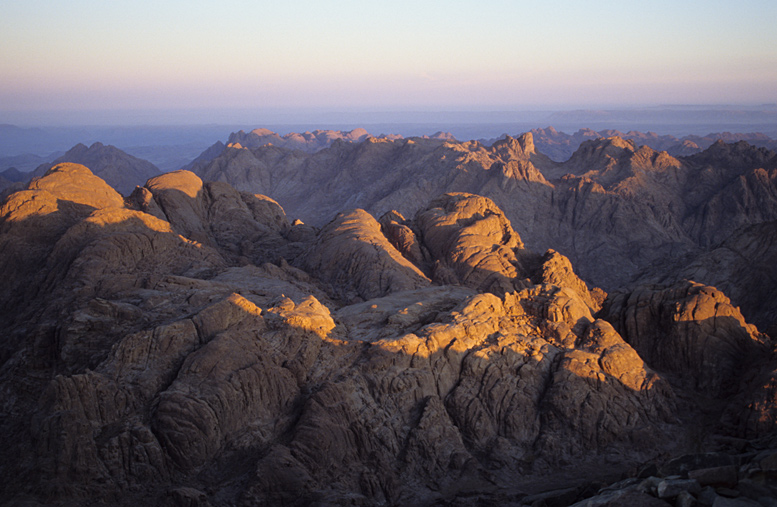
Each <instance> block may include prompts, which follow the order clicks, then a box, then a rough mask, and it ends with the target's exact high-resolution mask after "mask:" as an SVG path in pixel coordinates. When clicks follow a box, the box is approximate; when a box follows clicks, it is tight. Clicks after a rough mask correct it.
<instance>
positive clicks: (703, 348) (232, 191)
mask: <svg viewBox="0 0 777 507" xmlns="http://www.w3.org/2000/svg"><path fill="white" fill-rule="evenodd" d="M258 135H259V134H257V136H258ZM263 135H269V134H267V133H263ZM244 137H246V139H247V140H250V139H251V138H250V136H247V135H244ZM320 137H322V136H321V135H318V137H317V136H316V135H312V137H311V139H319V138H320ZM341 137H343V136H341ZM353 137H354V138H353V139H350V140H349V139H346V140H334V141H332V142H329V141H326V142H328V143H329V144H328V147H327V148H323V149H318V150H311V151H310V152H306V151H302V150H300V149H292V148H290V147H282V146H274V145H266V144H263V145H260V146H257V147H246V146H244V145H243V142H245V143H246V145H247V144H249V143H248V142H246V140H244V141H243V142H241V143H240V144H239V146H238V143H237V141H235V142H233V143H230V145H229V146H222V147H220V148H219V149H214V150H210V152H209V153H208V154H207V156H203V157H201V158H200V160H199V161H196V162H195V163H194V164H193V165H192V167H191V168H192V169H193V170H194V171H193V172H192V171H186V170H182V171H176V172H172V173H167V174H163V175H155V176H153V177H151V178H150V179H148V180H147V181H146V182H145V184H143V186H140V187H137V188H136V189H135V190H134V191H133V192H132V193H131V194H129V195H127V194H125V195H124V196H122V195H121V194H120V193H118V192H117V191H116V190H114V189H113V188H112V187H111V186H109V185H108V184H107V183H106V182H105V181H104V180H102V179H101V178H99V177H98V176H96V175H95V174H93V173H92V171H91V170H90V169H89V168H87V167H86V166H84V165H81V164H75V163H59V164H56V165H54V166H53V167H51V168H50V169H48V170H47V171H46V172H45V174H43V175H42V176H41V177H40V178H38V179H35V180H33V181H32V182H31V183H29V184H28V185H27V187H26V189H24V190H20V191H18V192H15V193H13V194H11V195H10V196H9V197H8V198H7V199H6V200H5V201H4V202H3V204H2V207H0V263H1V264H0V266H1V267H2V272H3V274H4V276H5V279H6V280H5V282H4V284H2V285H1V286H0V308H1V309H2V310H1V311H0V329H2V333H3V334H2V338H3V339H2V342H0V361H2V363H3V368H2V370H0V389H2V397H1V398H0V399H2V403H3V405H2V406H3V412H2V414H3V417H2V418H1V419H0V427H1V428H2V434H3V435H4V439H3V448H4V452H3V453H2V457H0V471H1V472H2V477H3V478H4V480H5V483H4V486H3V488H2V490H1V492H0V501H3V502H7V503H10V504H24V503H28V504H30V505H36V504H47V505H48V504H54V505H73V504H80V503H89V502H91V503H108V504H118V505H138V504H150V505H284V504H286V505H309V504H324V505H327V504H335V505H339V504H349V505H376V504H388V505H432V504H438V505H439V504H442V505H447V504H453V505H484V504H486V505H496V504H499V505H509V504H521V503H522V502H524V503H529V504H531V503H534V502H545V504H554V505H565V504H571V503H574V502H576V501H599V502H600V503H599V504H602V505H603V504H604V503H603V502H606V501H620V502H621V504H636V503H638V502H643V504H644V503H645V502H659V503H657V505H663V504H665V502H666V501H669V502H671V503H674V502H675V499H676V498H680V496H682V495H681V492H684V493H685V494H686V495H689V496H690V495H692V496H693V497H695V498H697V499H698V500H699V501H700V502H701V501H702V499H703V498H706V499H707V500H709V499H712V501H715V498H716V497H719V495H722V494H723V490H722V489H720V488H722V487H723V486H725V487H726V488H728V491H730V492H734V493H731V494H739V495H741V496H748V495H749V496H750V497H753V495H755V498H756V499H758V498H766V497H769V496H772V497H773V496H775V495H774V490H773V489H771V488H772V487H773V484H774V483H773V482H772V481H773V477H774V473H775V469H777V465H775V463H777V452H770V451H768V450H767V451H765V450H764V449H770V448H777V441H776V440H775V439H774V438H773V437H774V434H775V430H777V405H775V401H776V400H777V358H776V357H775V355H774V345H773V341H772V339H771V338H770V336H769V335H768V334H766V333H764V332H762V331H766V330H769V329H770V326H773V325H774V323H775V303H774V301H775V298H774V297H773V295H774V293H775V286H777V284H776V283H775V282H774V280H775V268H774V266H775V265H777V264H775V263H774V262H773V259H774V256H775V250H776V249H775V248H773V247H772V245H773V244H774V241H775V234H774V224H775V222H773V220H774V219H775V210H777V205H775V203H776V202H777V200H776V198H775V196H777V192H775V178H777V168H776V167H775V166H776V164H775V161H776V160H777V157H775V154H774V153H773V152H770V151H768V150H766V149H762V148H755V147H752V146H750V145H748V144H746V143H739V144H728V145H727V144H724V143H717V144H713V145H712V146H711V147H710V148H708V149H707V150H706V151H704V152H702V153H699V154H697V155H694V156H692V157H687V158H674V157H672V156H670V155H669V154H667V153H665V152H656V151H654V150H652V149H651V148H648V147H644V146H643V147H639V148H638V147H637V146H636V144H634V143H633V142H629V141H625V140H623V139H621V138H606V139H598V140H592V141H589V142H586V143H583V144H582V145H581V146H580V148H579V149H578V150H577V151H576V152H575V154H574V155H573V156H572V157H571V158H570V159H569V160H568V161H567V162H564V163H559V162H555V161H553V160H551V159H550V158H548V157H546V156H544V155H542V154H541V153H539V152H538V151H537V150H536V148H535V146H534V145H533V138H532V135H531V134H527V135H524V136H522V137H520V138H519V139H513V138H505V139H502V140H499V141H496V142H495V143H494V144H493V145H491V146H486V145H484V144H481V143H479V142H468V143H459V142H455V141H452V140H449V139H444V138H443V137H444V136H438V138H434V139H422V138H414V139H391V138H384V139H376V138H372V137H363V136H362V135H361V134H360V133H358V132H357V134H355V135H354V136H353ZM319 141H320V139H319V140H315V141H313V140H308V141H306V142H310V143H313V142H319ZM299 142H302V141H299ZM290 218H291V220H290ZM299 218H301V219H302V220H297V219H299ZM570 258H571V259H572V261H570ZM578 262H579V263H581V265H582V266H585V271H583V269H581V268H579V267H578ZM573 266H574V268H573ZM578 269H580V272H581V273H584V274H583V276H579V275H578V274H577V271H578ZM748 270H750V274H749V275H748V276H744V275H743V273H744V272H746V271H748ZM752 273H755V274H752ZM712 279H714V283H715V286H712V285H710V284H711V282H710V281H708V280H712ZM634 280H637V281H636V282H635V281H634ZM637 282H639V283H637ZM619 287H620V288H621V289H620V290H613V289H617V288H619ZM728 288H730V289H731V294H727V293H728ZM721 289H722V290H721ZM608 292H609V294H608ZM753 294H764V296H763V297H758V296H753ZM734 295H735V296H736V299H734V300H733V301H732V300H731V299H729V297H734ZM740 307H741V308H742V310H741V311H740ZM743 312H744V313H743ZM677 457H680V458H679V459H674V460H673V459H672V458H677ZM646 463H647V464H650V465H649V466H644V465H645V464H646ZM710 470H712V471H710ZM715 470H717V471H715ZM732 470H733V479H732ZM623 474H631V475H633V476H635V477H636V476H638V475H639V476H641V477H642V479H641V480H639V481H638V480H636V479H634V480H633V481H631V482H626V483H619V484H618V485H616V486H613V487H612V488H611V489H610V490H608V491H602V492H600V493H599V494H598V496H597V498H598V499H599V500H593V499H591V498H590V497H593V496H594V495H597V489H598V487H599V486H602V485H604V484H606V483H610V482H613V481H615V480H617V479H620V478H622V477H623ZM705 474H706V475H705ZM715 474H717V475H715ZM675 475H679V476H680V477H679V478H672V477H673V476H675ZM683 481H684V482H683ZM702 487H704V489H702ZM672 488H674V489H672ZM678 488H679V489H678ZM715 488H718V489H715ZM548 490H555V492H554V493H547V494H544V495H543V492H546V491H548ZM668 492H670V493H668ZM608 495H609V496H608ZM704 495H706V496H704ZM655 497H661V498H663V499H662V500H659V499H657V498H655ZM607 498H610V500H607ZM612 498H615V500H612ZM720 498H722V496H720ZM586 499H588V500H586ZM707 500H705V501H707ZM678 501H679V500H678ZM554 502H555V503H554ZM624 502H625V503H624ZM616 504H617V503H616ZM616 504H612V505H616ZM647 504H649V503H647Z"/></svg>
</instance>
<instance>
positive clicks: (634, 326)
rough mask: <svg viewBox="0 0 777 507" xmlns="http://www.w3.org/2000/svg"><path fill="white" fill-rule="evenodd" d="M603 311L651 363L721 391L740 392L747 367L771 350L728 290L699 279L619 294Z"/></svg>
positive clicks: (694, 384)
mask: <svg viewBox="0 0 777 507" xmlns="http://www.w3.org/2000/svg"><path fill="white" fill-rule="evenodd" d="M603 317H604V318H605V319H608V320H610V321H611V322H612V323H613V325H614V326H615V328H616V329H617V330H618V331H619V332H620V333H621V335H622V336H623V338H624V339H625V340H626V341H627V342H628V343H629V344H631V345H632V346H633V347H634V348H635V349H636V350H637V352H638V353H639V354H640V356H641V357H643V358H644V359H645V361H646V362H647V363H648V364H649V365H650V366H651V367H653V368H655V369H656V370H658V371H661V372H665V373H671V374H673V375H677V376H678V377H680V378H681V379H682V380H683V382H685V383H686V384H687V385H688V386H690V387H692V388H693V389H697V390H699V391H704V392H707V393H712V394H715V395H718V396H719V395H726V394H728V395H730V394H733V393H735V392H736V391H737V390H738V388H739V387H740V386H739V379H740V378H741V377H742V374H743V372H744V371H745V369H746V368H747V367H748V366H749V365H750V364H752V363H754V362H755V361H756V360H757V359H758V358H759V357H762V356H764V355H766V354H768V352H769V348H768V346H767V343H768V341H767V338H766V336H764V335H763V334H761V333H760V332H759V331H758V329H757V328H756V327H755V326H752V325H750V324H748V323H747V322H745V319H744V318H743V317H742V314H741V313H740V312H739V310H738V309H737V308H735V307H734V306H732V305H731V302H730V300H729V299H728V298H727V297H726V296H725V295H724V294H723V293H721V292H720V291H718V290H716V289H715V288H714V287H709V286H704V285H701V284H698V283H695V282H687V281H686V282H680V283H677V284H675V285H673V286H671V287H668V288H664V287H650V286H643V287H639V288H638V289H636V290H635V291H633V292H631V293H628V294H616V295H614V297H612V298H611V299H609V300H608V301H607V305H606V308H605V310H603Z"/></svg>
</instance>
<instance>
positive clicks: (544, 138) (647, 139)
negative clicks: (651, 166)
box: [484, 127, 777, 162]
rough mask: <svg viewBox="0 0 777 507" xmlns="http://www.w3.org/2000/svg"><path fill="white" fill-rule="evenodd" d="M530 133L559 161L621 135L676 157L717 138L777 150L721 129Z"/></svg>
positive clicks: (763, 138)
mask: <svg viewBox="0 0 777 507" xmlns="http://www.w3.org/2000/svg"><path fill="white" fill-rule="evenodd" d="M531 133H532V135H533V136H534V142H535V144H536V145H537V149H538V150H539V151H541V152H542V153H544V154H545V155H548V156H549V157H550V158H552V159H553V160H555V161H557V162H564V161H565V160H567V159H568V158H569V157H571V156H572V154H573V153H574V152H575V151H576V150H577V149H578V148H579V147H580V145H581V144H583V143H584V142H586V141H591V140H595V139H604V138H608V137H620V138H621V139H625V140H627V141H633V142H634V143H635V144H636V145H637V146H648V147H650V148H652V149H654V150H656V151H666V152H667V153H669V154H670V155H672V156H675V157H677V156H687V155H694V154H696V153H699V152H701V151H703V150H706V149H707V148H709V147H710V146H712V145H713V144H715V142H717V141H723V142H725V143H735V142H739V141H746V142H747V143H749V144H752V145H753V146H757V147H759V148H768V149H770V150H772V151H774V150H777V141H775V140H774V139H772V138H771V137H769V136H767V135H766V134H762V133H747V134H745V133H736V134H735V133H731V132H718V133H710V134H707V135H705V136H699V135H687V136H682V137H679V138H678V137H676V136H673V135H669V134H664V135H659V134H656V133H655V132H650V131H648V132H640V131H636V130H630V131H628V132H621V131H619V130H614V129H607V130H600V131H596V130H593V129H589V128H585V129H579V130H578V131H577V132H575V133H574V134H567V133H565V132H559V131H557V130H556V129H554V128H553V127H546V128H544V129H532V130H531ZM494 141H496V140H490V141H489V140H485V141H484V144H491V143H492V142H494Z"/></svg>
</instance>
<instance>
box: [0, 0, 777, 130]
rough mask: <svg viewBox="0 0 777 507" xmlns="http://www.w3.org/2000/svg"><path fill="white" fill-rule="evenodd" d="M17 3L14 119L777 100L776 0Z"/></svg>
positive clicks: (13, 8)
mask: <svg viewBox="0 0 777 507" xmlns="http://www.w3.org/2000/svg"><path fill="white" fill-rule="evenodd" d="M0 12H2V16H0V123H3V114H4V113H6V114H10V112H13V113H14V114H15V116H14V117H16V118H18V117H19V114H27V113H29V114H30V115H33V116H34V115H35V114H36V113H40V112H42V111H60V112H66V111H111V110H125V111H133V110H135V111H141V110H143V111H148V110H191V109H195V110H207V111H229V110H239V109H242V108H254V109H267V110H278V111H283V110H310V111H319V110H338V109H339V110H358V111H419V110H429V111H469V110H475V111H477V110H505V109H525V110H532V109H565V108H566V109H569V108H572V109H574V108H607V107H633V106H650V105H658V104H749V105H753V104H762V103H775V102H777V30H775V27H777V2H775V1H774V0H740V1H738V2H735V3H734V2H730V1H718V0H704V1H682V0H672V1H661V0H659V1H650V2H646V1H639V2H636V1H631V0H619V1H609V0H600V1H598V2H580V1H546V2H538V1H536V0H532V1H530V2H524V1H508V0H499V1H497V0H494V1H488V0H485V1H484V0H480V1H477V2H475V1H457V0H446V1H423V0H414V1H404V0H394V1H386V2H371V1H361V2H356V1H345V0H340V1H338V0H332V1H323V0H320V1H304V0H303V1H285V2H284V1H279V0H273V1H261V0H260V1H257V0H252V1H243V0H233V1H232V2H228V3H227V2H216V1H207V0H187V1H182V0H169V1H164V0H162V1H160V0H155V1H153V2H151V1H147V0H135V1H133V2H106V1H104V0H100V1H92V0H69V1H67V2H65V1H63V0H26V1H24V2H21V1H18V0H0Z"/></svg>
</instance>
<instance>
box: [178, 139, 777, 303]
mask: <svg viewBox="0 0 777 507" xmlns="http://www.w3.org/2000/svg"><path fill="white" fill-rule="evenodd" d="M545 134H548V133H545ZM545 134H542V133H540V132H534V133H531V132H530V133H526V134H523V135H521V136H517V137H515V138H513V137H510V136H505V137H504V138H502V139H499V140H497V141H495V142H494V143H493V144H491V145H485V144H481V143H479V142H476V141H468V142H459V141H455V140H451V139H447V140H446V139H423V138H410V139H390V138H374V137H366V138H364V139H363V140H361V141H359V142H342V141H338V142H335V143H333V144H332V145H331V146H330V147H329V148H327V149H323V150H319V151H316V152H314V153H303V152H301V151H292V150H288V149H284V148H281V147H279V146H274V145H273V146H270V145H264V146H259V147H248V146H245V145H241V146H240V147H237V146H232V147H227V148H225V149H224V150H223V152H222V153H221V154H220V155H219V156H218V157H216V158H213V159H211V160H209V161H202V162H200V163H197V164H194V165H193V166H192V168H191V169H192V171H194V172H195V173H197V174H198V175H200V176H201V177H202V178H204V179H206V180H218V181H225V182H228V183H230V184H231V185H233V186H235V187H236V188H238V189H239V190H240V191H244V192H251V193H261V194H265V195H269V196H271V197H272V198H274V199H277V200H278V201H279V202H282V203H283V205H284V207H285V209H286V210H287V212H288V213H289V215H290V216H292V217H295V218H300V219H302V220H303V221H304V222H306V223H308V224H311V225H314V226H318V227H321V226H323V225H325V224H326V223H328V221H329V220H331V218H332V217H333V216H334V215H336V214H337V213H339V212H344V211H348V210H350V209H353V208H360V209H364V210H366V211H367V212H368V213H370V214H373V215H374V216H376V217H382V216H383V215H384V214H385V213H387V212H389V211H391V210H395V211H396V212H398V213H399V214H401V215H402V216H403V217H407V218H408V219H411V218H413V217H415V215H416V214H417V213H418V212H419V211H420V210H423V209H425V207H426V206H427V205H428V203H429V200H430V199H431V198H434V197H436V196H438V195H441V194H445V193H455V192H466V193H472V194H477V195H481V196H484V197H488V198H490V199H491V200H492V201H493V202H494V203H495V204H496V205H497V206H498V207H499V208H500V209H501V210H502V211H503V213H504V215H505V216H506V217H507V218H508V219H509V220H510V222H511V223H512V224H513V227H514V228H515V230H516V231H517V232H518V233H519V234H520V236H521V238H522V239H523V241H524V242H525V244H526V246H527V247H528V248H529V249H531V250H533V251H537V252H544V251H546V250H548V249H553V250H556V251H558V252H559V253H561V254H563V255H564V256H566V257H567V258H569V259H570V260H571V262H572V263H573V265H574V266H575V269H576V270H577V271H578V272H579V273H580V275H581V277H582V278H583V279H584V280H586V281H587V282H589V283H591V284H593V285H596V286H600V287H603V288H604V289H605V290H608V291H609V290H613V289H617V288H624V287H625V286H627V285H629V284H630V283H631V282H632V281H633V280H634V279H635V278H636V277H639V276H641V275H643V274H644V272H645V270H647V269H648V268H650V267H651V266H653V265H655V264H658V265H666V264H669V263H673V262H675V261H676V259H677V258H678V257H683V256H696V255H699V254H701V253H702V252H703V251H706V250H708V249H710V248H711V247H714V246H715V245H717V244H719V243H720V242H721V241H724V240H725V239H726V238H728V237H729V236H730V235H732V234H734V233H735V232H737V231H738V230H739V229H741V228H743V227H746V226H748V225H752V224H757V223H760V222H763V221H769V220H777V180H776V179H775V174H777V173H775V171H777V154H775V153H774V152H773V151H770V150H768V149H766V148H763V147H756V146H754V145H751V144H748V143H746V142H738V143H733V144H725V143H724V142H723V141H718V142H714V140H709V142H707V141H704V142H702V141H701V140H699V142H700V143H702V144H701V145H700V146H704V148H706V150H705V151H703V152H701V153H697V154H694V155H692V156H688V157H680V156H676V155H677V153H675V156H673V155H670V154H669V153H667V152H666V151H661V150H665V149H667V148H668V147H669V145H665V143H664V144H662V142H663V141H661V140H660V139H659V136H653V135H644V136H640V135H637V134H638V133H629V135H623V136H618V134H621V133H619V132H616V131H611V132H604V131H603V133H593V132H589V133H585V132H583V133H582V134H581V136H579V139H578V141H576V143H575V150H574V153H571V155H570V156H569V157H566V158H565V159H564V161H563V162H561V161H560V162H555V161H553V160H551V159H550V158H548V157H547V156H545V155H544V154H543V153H542V152H541V150H539V149H538V146H543V147H547V146H548V144H547V143H544V142H540V143H539V144H538V143H535V137H536V138H537V139H540V137H541V136H542V135H545ZM550 134H552V133H550ZM550 134H548V135H550ZM631 134H633V135H631ZM752 141H753V142H756V141H757V139H756V138H753V139H752ZM689 142H691V141H689ZM713 142H714V144H713ZM538 150H539V151H538ZM397 223H398V224H399V223H400V222H397ZM416 232H418V231H416ZM397 233H399V232H398V231H397ZM403 234H404V233H403ZM602 259H607V262H602ZM732 297H733V295H732ZM735 304H737V305H740V306H743V307H744V304H742V303H740V302H739V301H738V300H736V301H735Z"/></svg>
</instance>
